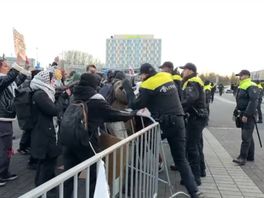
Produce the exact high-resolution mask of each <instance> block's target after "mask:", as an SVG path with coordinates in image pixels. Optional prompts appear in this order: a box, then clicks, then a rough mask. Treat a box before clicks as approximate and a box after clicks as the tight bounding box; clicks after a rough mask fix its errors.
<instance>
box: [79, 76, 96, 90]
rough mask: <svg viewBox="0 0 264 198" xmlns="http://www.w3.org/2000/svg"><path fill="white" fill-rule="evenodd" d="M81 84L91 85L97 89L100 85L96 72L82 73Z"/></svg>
mask: <svg viewBox="0 0 264 198" xmlns="http://www.w3.org/2000/svg"><path fill="white" fill-rule="evenodd" d="M79 85H81V86H89V87H92V88H94V89H96V88H97V86H98V80H97V78H96V76H95V75H94V74H88V73H84V74H82V75H81V79H80V82H79Z"/></svg>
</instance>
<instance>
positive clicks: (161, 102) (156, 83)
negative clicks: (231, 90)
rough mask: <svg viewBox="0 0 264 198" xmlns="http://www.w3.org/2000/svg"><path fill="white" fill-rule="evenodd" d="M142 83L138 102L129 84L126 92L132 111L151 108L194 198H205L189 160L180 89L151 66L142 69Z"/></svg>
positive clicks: (146, 65)
mask: <svg viewBox="0 0 264 198" xmlns="http://www.w3.org/2000/svg"><path fill="white" fill-rule="evenodd" d="M140 74H141V78H142V81H143V82H142V83H141V86H140V91H139V96H138V98H135V95H134V94H133V92H131V87H130V84H129V82H128V81H124V83H123V88H124V89H125V91H126V93H127V94H128V100H129V104H130V107H131V108H132V109H141V108H144V107H147V108H148V109H149V111H150V112H151V115H152V117H153V118H154V119H155V120H157V121H159V122H160V126H161V129H162V131H163V135H162V138H167V140H168V143H169V146H170V149H171V154H172V157H173V160H174V163H175V164H176V166H177V167H178V169H179V171H180V174H181V178H182V180H183V183H184V185H185V186H186V188H187V190H188V192H189V194H190V195H191V197H203V195H202V193H201V192H199V191H198V189H197V185H196V183H195V180H194V177H193V174H192V172H191V169H190V166H189V164H188V161H187V159H186V156H185V154H186V153H185V142H186V137H185V126H184V117H183V116H184V112H183V109H182V106H181V103H180V99H179V96H178V93H177V89H176V86H175V84H174V82H173V80H172V78H171V75H170V74H168V73H166V72H160V73H157V72H156V71H155V69H154V68H153V67H152V66H151V65H150V64H148V63H145V64H143V65H142V66H141V68H140Z"/></svg>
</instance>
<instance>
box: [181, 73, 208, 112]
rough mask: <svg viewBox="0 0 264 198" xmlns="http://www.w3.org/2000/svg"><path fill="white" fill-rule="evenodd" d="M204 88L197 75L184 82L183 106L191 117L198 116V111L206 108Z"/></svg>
mask: <svg viewBox="0 0 264 198" xmlns="http://www.w3.org/2000/svg"><path fill="white" fill-rule="evenodd" d="M203 86H204V85H203V82H202V80H201V79H200V78H199V77H196V74H192V75H190V76H188V77H187V78H185V79H183V81H182V87H183V98H182V106H183V109H184V112H186V113H189V114H190V115H191V116H192V115H193V116H194V115H196V113H195V111H196V110H198V111H199V110H202V109H205V108H206V104H205V94H204V90H203Z"/></svg>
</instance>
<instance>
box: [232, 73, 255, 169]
mask: <svg viewBox="0 0 264 198" xmlns="http://www.w3.org/2000/svg"><path fill="white" fill-rule="evenodd" d="M236 76H239V80H240V82H239V87H238V92H237V96H236V103H237V105H236V108H235V110H234V116H235V117H238V118H239V121H240V122H241V124H240V125H241V131H242V143H241V147H240V154H239V156H238V157H237V158H236V159H234V160H233V162H235V163H237V164H238V165H245V164H246V161H254V152H255V147H254V139H253V131H254V124H255V117H254V116H255V113H256V109H257V103H258V87H257V85H256V83H254V82H252V81H251V79H250V72H249V71H248V70H241V71H240V72H239V73H238V74H236Z"/></svg>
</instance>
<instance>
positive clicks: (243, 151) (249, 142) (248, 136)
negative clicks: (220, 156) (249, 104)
mask: <svg viewBox="0 0 264 198" xmlns="http://www.w3.org/2000/svg"><path fill="white" fill-rule="evenodd" d="M254 126H255V123H254V119H253V117H248V120H247V123H243V124H242V128H241V131H242V134H241V137H242V143H241V148H240V155H239V157H240V158H241V159H244V160H246V159H251V160H252V159H254V153H255V144H254V139H253V131H254Z"/></svg>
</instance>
